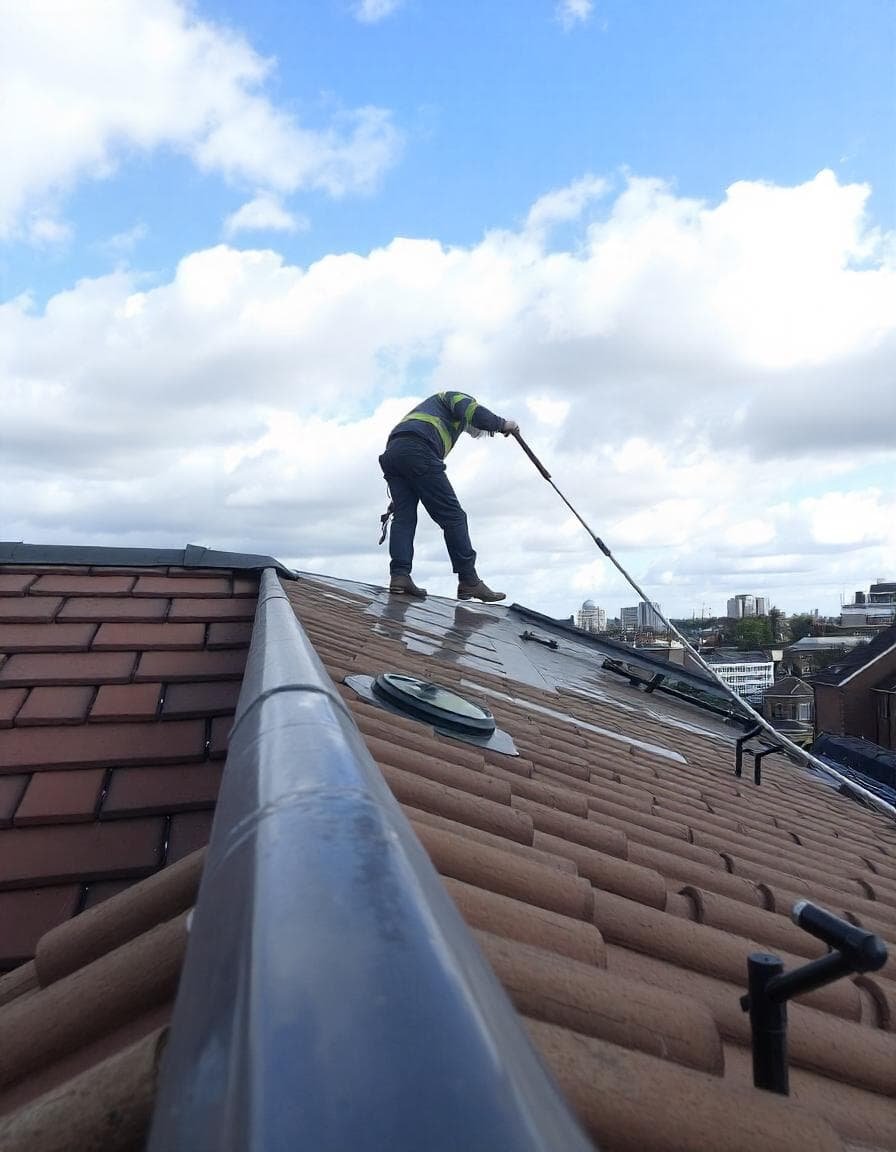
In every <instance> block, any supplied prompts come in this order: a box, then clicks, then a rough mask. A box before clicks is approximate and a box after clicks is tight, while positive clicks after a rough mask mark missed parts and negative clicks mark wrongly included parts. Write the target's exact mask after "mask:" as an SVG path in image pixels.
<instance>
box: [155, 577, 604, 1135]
mask: <svg viewBox="0 0 896 1152" xmlns="http://www.w3.org/2000/svg"><path fill="white" fill-rule="evenodd" d="M591 1147H592V1145H591V1143H590V1141H589V1140H588V1139H587V1138H586V1137H585V1135H584V1134H583V1133H582V1131H581V1129H580V1128H579V1126H578V1124H577V1122H576V1120H575V1119H574V1118H573V1116H572V1115H571V1113H570V1111H569V1109H568V1106H567V1104H566V1101H565V1100H564V1098H563V1097H562V1095H561V1094H560V1092H559V1090H558V1089H557V1087H556V1085H555V1084H554V1082H553V1080H551V1079H550V1077H549V1076H548V1074H547V1073H546V1071H545V1069H544V1067H543V1066H542V1064H541V1062H540V1060H539V1058H538V1056H537V1055H536V1054H535V1051H534V1050H533V1048H532V1047H531V1045H530V1042H529V1040H528V1037H527V1035H526V1032H525V1030H524V1028H523V1026H522V1024H521V1022H520V1020H519V1017H518V1016H517V1014H516V1012H515V1010H514V1009H513V1007H512V1006H511V1004H510V1002H509V1000H508V999H507V997H506V995H505V993H504V991H503V989H502V988H501V986H500V984H499V983H498V981H497V979H496V978H495V976H494V974H493V972H492V971H491V969H490V967H489V966H488V964H487V963H486V962H485V960H484V959H483V958H482V956H481V954H480V952H479V950H478V947H477V946H476V944H475V943H474V941H473V939H472V937H471V936H470V933H469V932H468V930H467V928H466V926H465V924H464V923H463V921H462V920H461V918H460V915H459V913H458V912H457V910H456V908H455V906H454V904H453V903H452V901H451V899H450V898H449V897H448V895H447V892H446V890H445V888H444V886H443V885H442V883H441V881H440V880H439V877H438V876H437V874H436V873H435V871H434V869H433V867H432V865H431V864H430V861H429V859H428V857H427V856H426V854H425V853H424V851H423V849H422V848H421V847H420V845H419V843H418V841H417V839H416V837H415V836H414V834H413V832H412V831H411V829H410V827H409V825H408V824H407V822H406V820H405V818H404V816H403V814H402V812H401V810H400V808H399V807H398V805H397V803H396V801H395V800H394V799H393V797H392V794H391V792H390V791H389V789H388V787H387V786H386V784H385V782H384V781H383V778H382V775H381V774H380V771H379V769H378V768H377V766H376V764H375V763H374V762H373V760H372V758H371V756H370V754H369V752H368V751H367V748H366V746H365V744H364V741H363V739H362V738H361V735H360V733H359V732H358V729H357V727H356V726H355V724H354V721H353V720H352V718H351V715H350V713H349V711H348V709H347V707H346V705H345V704H344V702H343V700H342V699H341V697H340V696H339V694H338V692H337V691H336V689H335V688H334V686H333V684H332V682H331V681H330V679H329V677H328V676H327V673H326V671H325V670H324V668H323V666H322V665H321V663H320V661H319V660H318V658H317V656H316V654H315V652H314V650H313V648H312V646H311V643H310V641H309V640H308V638H307V636H306V635H305V633H304V632H303V630H302V628H301V626H300V624H299V623H298V621H297V620H296V617H295V614H294V613H293V611H292V608H291V606H290V604H289V601H288V599H287V598H286V595H285V593H284V592H283V589H282V588H281V587H280V585H279V582H278V580H277V578H276V576H275V574H274V573H273V572H272V571H266V572H264V573H263V576H262V582H261V589H260V594H259V601H258V610H257V615H256V622H255V627H254V630H253V636H252V644H251V647H250V651H249V657H248V662H247V666H246V674H245V678H244V681H243V686H242V690H241V693H240V699H239V703H238V706H237V713H236V717H235V725H234V729H233V732H232V735H231V740H230V750H229V754H228V759H227V765H226V768H225V772H224V779H223V782H222V787H221V793H220V797H219V800H218V807H217V810H216V813H215V821H214V827H213V829H212V837H211V844H210V846H209V856H208V862H207V864H206V868H205V873H204V876H203V880H202V884H201V888H200V892H199V897H198V900H197V905H196V909H195V915H194V919H193V923H192V928H191V933H190V942H189V946H188V950H187V956H186V960H185V964H184V970H183V974H182V977H181V982H180V988H179V991H178V996H177V1002H176V1005H175V1010H174V1017H173V1021H172V1027H171V1034H170V1040H169V1043H168V1046H167V1049H166V1053H165V1057H164V1061H163V1065H162V1073H161V1083H160V1088H159V1093H158V1097H157V1105H156V1110H155V1117H154V1122H153V1127H152V1133H151V1136H150V1141H149V1145H148V1148H149V1152H206V1150H208V1152H293V1150H295V1149H309V1150H310V1149H314V1150H315V1152H336V1150H339V1152H343V1150H346V1149H353V1150H357V1149H383V1150H389V1152H412V1150H413V1152H423V1150H427V1152H449V1150H450V1152H457V1150H459V1149H464V1150H465V1152H466V1150H471V1152H474V1150H482V1152H498V1150H501V1152H513V1150H517V1149H518V1150H520V1152H529V1150H531V1152H536V1150H537V1152H559V1150H565V1149H569V1150H571V1152H572V1150H576V1152H578V1150H581V1152H586V1150H587V1149H589V1148H591Z"/></svg>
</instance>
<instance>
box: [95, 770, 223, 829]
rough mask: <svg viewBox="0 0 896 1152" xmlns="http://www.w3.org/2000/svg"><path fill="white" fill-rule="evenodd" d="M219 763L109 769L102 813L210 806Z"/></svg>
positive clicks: (218, 777) (132, 813)
mask: <svg viewBox="0 0 896 1152" xmlns="http://www.w3.org/2000/svg"><path fill="white" fill-rule="evenodd" d="M222 770H223V765H222V764H221V762H220V761H214V760H208V761H205V762H204V763H201V764H171V765H167V766H165V767H164V768H163V767H159V766H156V767H151V768H119V769H116V770H115V771H113V773H112V776H111V779H110V781H109V786H108V790H107V792H106V796H105V799H104V801H103V806H102V816H103V817H112V816H145V815H151V814H154V813H163V812H166V813H167V812H180V811H184V810H186V809H190V808H211V807H213V806H214V803H215V800H216V798H217V795H218V787H219V785H220V783H221V773H222Z"/></svg>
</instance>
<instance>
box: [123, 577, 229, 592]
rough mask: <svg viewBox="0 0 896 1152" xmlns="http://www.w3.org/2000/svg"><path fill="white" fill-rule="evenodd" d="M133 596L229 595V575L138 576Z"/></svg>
mask: <svg viewBox="0 0 896 1152" xmlns="http://www.w3.org/2000/svg"><path fill="white" fill-rule="evenodd" d="M133 594H134V595H135V596H229V595H230V577H229V576H207V577H200V576H140V577H139V578H138V580H137V583H136V585H135V587H134V593H133Z"/></svg>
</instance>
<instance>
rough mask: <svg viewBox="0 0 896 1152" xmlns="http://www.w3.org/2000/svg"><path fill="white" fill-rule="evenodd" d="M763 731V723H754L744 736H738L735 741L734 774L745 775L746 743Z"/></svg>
mask: <svg viewBox="0 0 896 1152" xmlns="http://www.w3.org/2000/svg"><path fill="white" fill-rule="evenodd" d="M761 731H762V725H761V724H754V725H753V727H752V728H750V729H749V730H748V731H747V732H744V734H743V736H738V738H737V739H736V740H735V742H734V775H735V776H743V774H744V745H745V744H746V742H747V741H748V740H752V739H753V737H754V736H758V735H759V733H760V732H761Z"/></svg>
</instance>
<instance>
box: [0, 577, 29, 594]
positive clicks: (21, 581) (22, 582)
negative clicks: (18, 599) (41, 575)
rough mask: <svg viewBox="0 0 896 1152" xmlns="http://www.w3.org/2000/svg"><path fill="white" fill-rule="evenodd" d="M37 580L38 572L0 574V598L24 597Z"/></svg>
mask: <svg viewBox="0 0 896 1152" xmlns="http://www.w3.org/2000/svg"><path fill="white" fill-rule="evenodd" d="M36 579H37V573H36V572H19V573H17V574H15V575H9V574H7V573H0V596H24V595H25V593H26V592H27V591H28V586H29V585H30V584H33V583H34V581H35V580H36Z"/></svg>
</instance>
